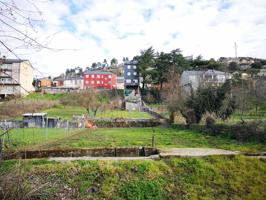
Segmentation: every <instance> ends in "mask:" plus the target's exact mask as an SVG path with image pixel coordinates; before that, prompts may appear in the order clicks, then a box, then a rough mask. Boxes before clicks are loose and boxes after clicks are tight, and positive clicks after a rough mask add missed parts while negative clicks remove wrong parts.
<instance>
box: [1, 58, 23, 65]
mask: <svg viewBox="0 0 266 200" xmlns="http://www.w3.org/2000/svg"><path fill="white" fill-rule="evenodd" d="M3 61H4V64H12V63H22V62H24V61H28V60H21V59H3Z"/></svg>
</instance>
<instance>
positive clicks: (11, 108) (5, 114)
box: [0, 100, 58, 119]
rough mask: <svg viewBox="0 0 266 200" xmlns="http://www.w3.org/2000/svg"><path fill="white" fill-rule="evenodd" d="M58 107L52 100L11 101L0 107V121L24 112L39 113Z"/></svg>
mask: <svg viewBox="0 0 266 200" xmlns="http://www.w3.org/2000/svg"><path fill="white" fill-rule="evenodd" d="M56 105H58V102H57V101H52V100H19V101H16V100H12V101H9V102H5V103H3V104H1V105H0V119H11V118H15V117H19V116H21V115H22V114H23V113H26V112H39V111H41V110H44V109H48V108H52V107H54V106H56Z"/></svg>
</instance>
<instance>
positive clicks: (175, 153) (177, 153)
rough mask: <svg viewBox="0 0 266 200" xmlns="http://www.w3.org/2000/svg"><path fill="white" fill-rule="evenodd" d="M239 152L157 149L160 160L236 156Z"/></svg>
mask: <svg viewBox="0 0 266 200" xmlns="http://www.w3.org/2000/svg"><path fill="white" fill-rule="evenodd" d="M237 154H239V152H236V151H228V150H223V149H212V148H169V149H159V155H160V157H161V158H166V157H185V156H210V155H237Z"/></svg>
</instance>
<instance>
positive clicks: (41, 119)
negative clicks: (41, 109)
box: [22, 113, 47, 128]
mask: <svg viewBox="0 0 266 200" xmlns="http://www.w3.org/2000/svg"><path fill="white" fill-rule="evenodd" d="M22 116H23V123H24V127H28V128H31V127H39V128H44V127H45V124H46V120H47V113H24V114H23V115H22Z"/></svg>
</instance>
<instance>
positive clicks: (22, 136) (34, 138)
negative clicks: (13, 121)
mask: <svg viewBox="0 0 266 200" xmlns="http://www.w3.org/2000/svg"><path fill="white" fill-rule="evenodd" d="M78 131H80V130H79V129H74V130H73V129H69V130H66V129H63V128H57V129H55V128H49V129H45V128H24V129H12V130H11V131H10V133H9V138H8V137H7V136H5V138H4V139H5V143H6V145H7V147H8V149H7V150H13V149H21V148H24V147H25V148H26V147H31V146H33V145H37V144H43V143H45V142H49V141H52V140H55V139H60V138H63V137H66V136H70V135H72V134H74V133H77V132H78Z"/></svg>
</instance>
